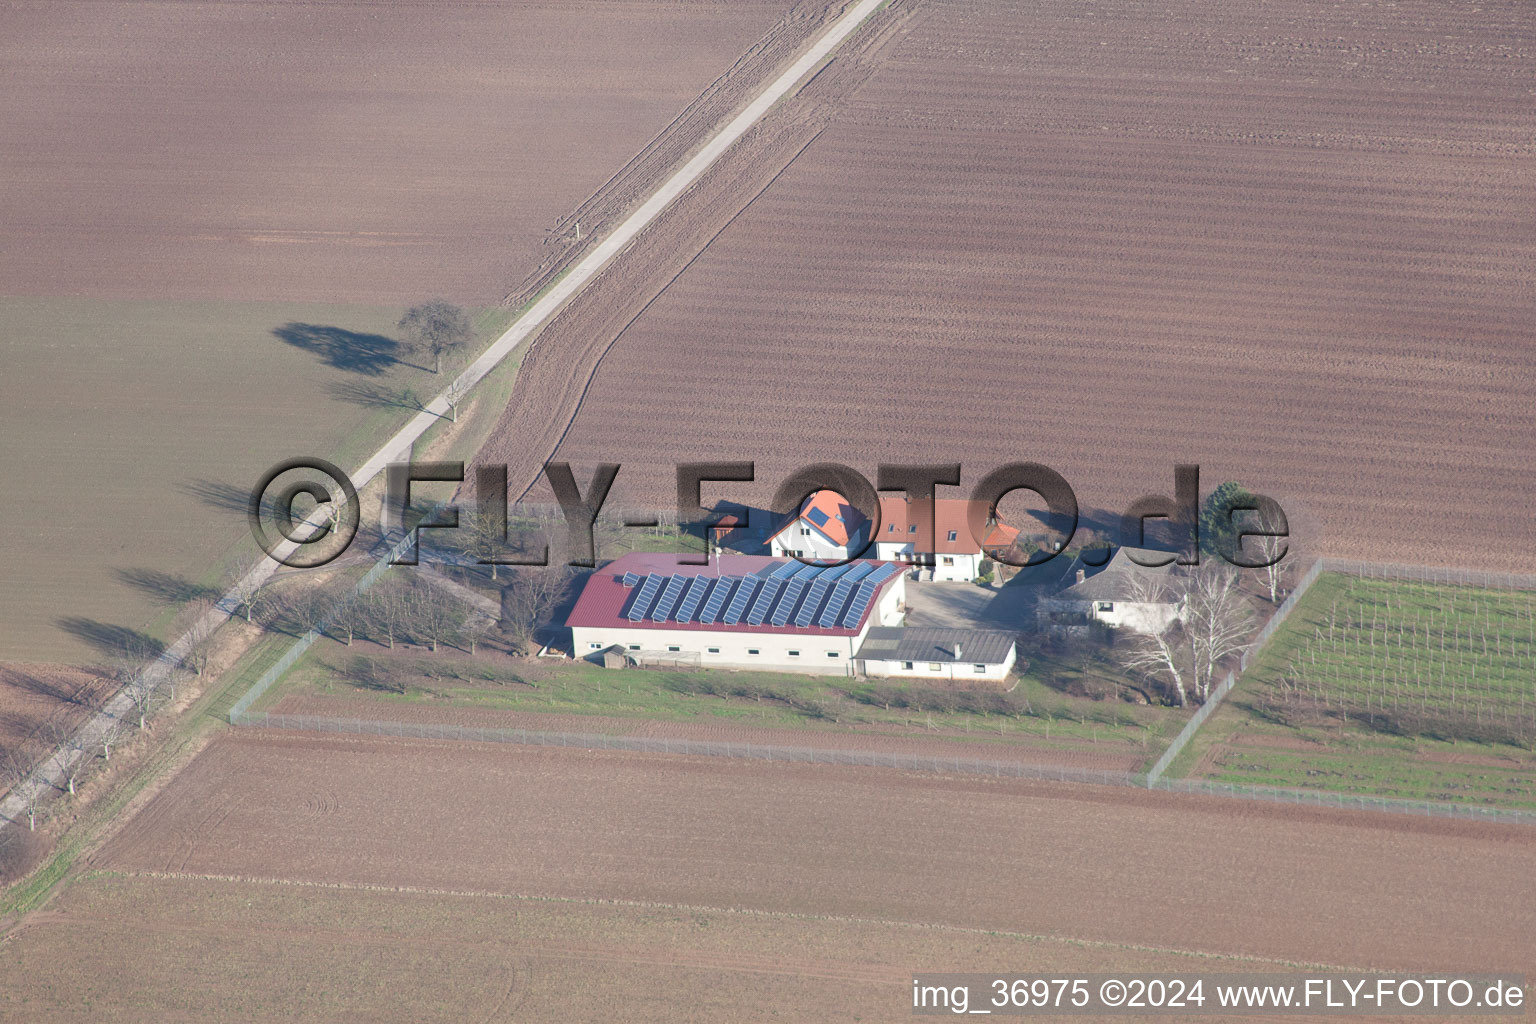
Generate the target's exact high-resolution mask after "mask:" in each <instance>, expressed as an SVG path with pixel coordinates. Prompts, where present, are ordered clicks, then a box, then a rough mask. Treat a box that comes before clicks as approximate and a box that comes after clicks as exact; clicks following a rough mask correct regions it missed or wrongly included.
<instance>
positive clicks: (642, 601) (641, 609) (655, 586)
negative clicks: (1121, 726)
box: [629, 575, 666, 622]
mask: <svg viewBox="0 0 1536 1024" xmlns="http://www.w3.org/2000/svg"><path fill="white" fill-rule="evenodd" d="M664 579H666V577H665V576H655V575H649V576H646V578H645V583H644V584H642V585H641V587H640V592H639V593H637V594H636V595H635V600H634V601H633V603H631V604H630V606H629V621H630V622H639V621H640V620H641V619H643V618H645V610H646V609H647V608H649V607H650V606H651V602H652V601H654V600H655V599H656V591H658V590H660V589H661V581H662V580H664Z"/></svg>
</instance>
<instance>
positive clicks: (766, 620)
mask: <svg viewBox="0 0 1536 1024" xmlns="http://www.w3.org/2000/svg"><path fill="white" fill-rule="evenodd" d="M677 559H678V556H677V555H675V554H651V553H645V552H637V553H635V554H630V555H625V556H624V557H623V558H620V559H618V560H617V561H614V562H611V563H609V564H608V565H607V566H605V567H603V568H602V569H599V570H598V571H597V572H595V573H593V574H592V576H591V577H590V578H589V579H588V580H587V583H586V586H585V587H584V588H583V589H582V592H581V596H580V597H579V598H578V599H577V601H576V606H575V607H574V608H573V609H572V610H571V614H570V616H569V617H568V618H567V619H566V624H567V625H569V626H570V628H571V640H572V644H573V645H574V648H575V654H576V656H577V657H579V658H582V657H584V658H599V657H605V656H606V659H607V660H612V659H613V657H614V656H615V655H622V656H623V657H624V658H625V659H626V660H627V661H629V662H633V663H636V664H642V665H643V664H678V665H697V666H701V667H705V668H708V667H711V666H718V667H721V668H757V669H765V670H769V671H780V672H783V671H792V672H813V673H817V674H832V675H848V674H851V673H852V672H853V662H854V656H855V654H856V653H857V652H858V650H859V648H860V646H861V645H862V644H863V642H864V638H865V637H866V636H867V635H868V633H869V630H870V629H871V628H872V627H876V626H896V625H900V624H901V622H902V620H903V618H904V617H905V612H906V577H905V574H904V573H903V572H902V569H903V568H904V567H903V566H901V565H897V564H895V563H892V562H877V561H858V562H850V563H847V564H845V565H836V566H819V565H806V564H804V563H801V562H797V561H794V560H786V559H782V558H771V557H765V556H761V555H730V554H727V555H719V556H716V557H714V558H711V559H710V564H708V565H680V564H678V561H677Z"/></svg>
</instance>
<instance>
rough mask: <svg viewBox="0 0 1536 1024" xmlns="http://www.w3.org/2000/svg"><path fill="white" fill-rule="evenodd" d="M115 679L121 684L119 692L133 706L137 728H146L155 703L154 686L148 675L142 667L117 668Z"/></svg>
mask: <svg viewBox="0 0 1536 1024" xmlns="http://www.w3.org/2000/svg"><path fill="white" fill-rule="evenodd" d="M117 678H118V680H119V681H120V682H121V683H122V684H123V688H122V690H121V691H119V692H121V693H122V694H123V695H124V696H126V697H127V698H128V703H129V704H131V705H132V706H133V710H134V713H135V714H136V715H137V716H138V722H139V728H140V729H145V728H147V727H148V724H149V712H150V711H151V710H152V709H153V707H154V703H155V684H154V682H153V680H151V679H150V676H149V673H148V672H147V671H146V670H145V667H144V666H142V665H138V666H134V667H131V668H129V667H123V666H119V668H118V670H117Z"/></svg>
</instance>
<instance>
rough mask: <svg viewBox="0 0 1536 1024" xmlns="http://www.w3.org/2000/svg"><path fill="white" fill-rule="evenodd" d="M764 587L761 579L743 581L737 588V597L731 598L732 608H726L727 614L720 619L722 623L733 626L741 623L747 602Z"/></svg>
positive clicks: (750, 578) (749, 578)
mask: <svg viewBox="0 0 1536 1024" xmlns="http://www.w3.org/2000/svg"><path fill="white" fill-rule="evenodd" d="M762 585H763V580H762V579H761V578H753V577H751V576H748V577H747V578H746V579H744V580H742V581H741V586H739V587H737V588H736V596H735V597H733V598H731V604H730V607H728V608H726V610H725V614H724V615H722V616H721V617H720V621H721V622H724V623H726V624H728V625H732V626H734V625H736V623H738V622H740V621H741V614H742V612H744V611H746V610H747V602H748V601H750V600H752V595H753V594H755V593H757V591H758V588H759V587H761V586H762Z"/></svg>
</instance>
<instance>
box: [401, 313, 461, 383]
mask: <svg viewBox="0 0 1536 1024" xmlns="http://www.w3.org/2000/svg"><path fill="white" fill-rule="evenodd" d="M399 328H400V330H401V331H402V332H404V334H405V340H406V343H407V344H408V345H410V346H411V347H412V348H414V349H417V350H420V351H424V352H429V353H431V355H432V372H433V373H441V372H442V370H443V354H444V353H445V352H452V351H454V350H455V349H458V348H462V347H463V346H464V345H467V344H468V343H469V341H470V339H471V338H473V337H474V336H475V329H474V326H473V325H472V324H471V323H470V322H469V317H468V316H466V315H465V314H464V311H463V310H462V309H460V308H459V307H458V306H455V305H454V304H453V303H451V302H449V301H448V300H447V299H428V300H427V301H426V302H423V303H422V304H421V305H419V306H412V307H411V308H410V309H408V310H407V311H406V313H405V316H403V317H401V318H400V323H399Z"/></svg>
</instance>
